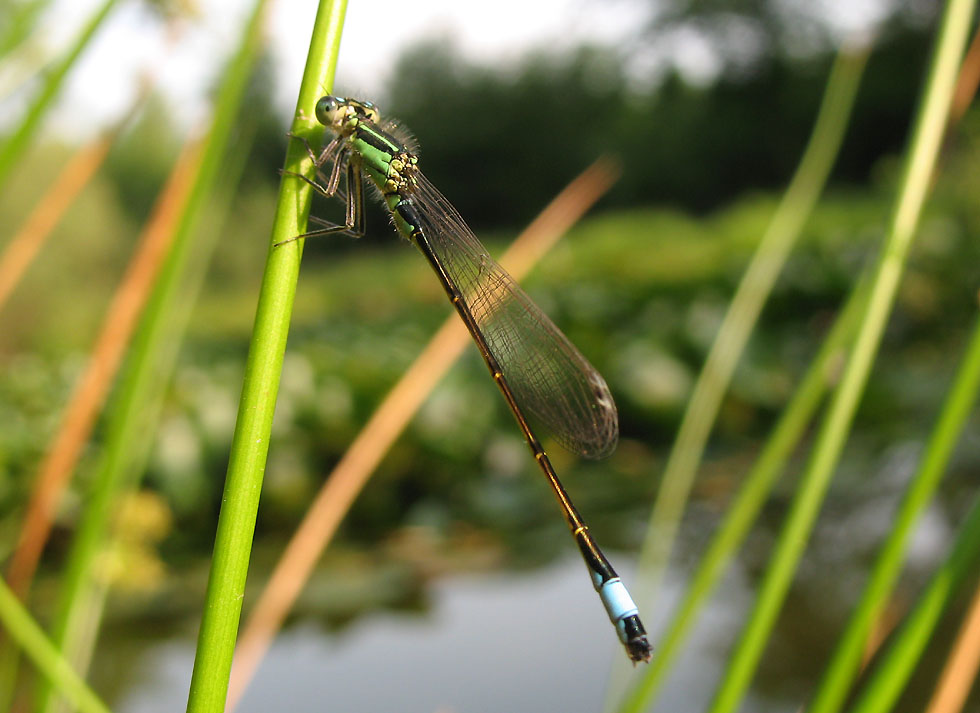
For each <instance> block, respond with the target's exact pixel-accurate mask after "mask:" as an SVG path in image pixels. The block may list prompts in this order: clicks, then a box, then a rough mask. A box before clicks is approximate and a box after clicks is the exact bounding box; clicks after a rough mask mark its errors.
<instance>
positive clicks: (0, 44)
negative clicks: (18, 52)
mask: <svg viewBox="0 0 980 713" xmlns="http://www.w3.org/2000/svg"><path fill="white" fill-rule="evenodd" d="M50 4H51V2H50V0H30V2H22V3H19V4H18V5H16V6H15V7H10V3H4V5H5V6H6V7H3V8H2V10H3V12H5V13H6V14H7V24H6V26H5V27H4V28H3V32H2V34H0V59H6V58H7V55H8V54H9V53H10V52H13V51H14V50H15V49H17V48H18V47H20V46H21V45H22V44H23V43H24V40H26V39H27V38H28V36H29V35H30V33H31V31H32V30H33V29H34V27H35V26H36V25H37V19H38V18H39V17H40V16H41V13H42V12H44V10H45V9H47V7H48V5H50Z"/></svg>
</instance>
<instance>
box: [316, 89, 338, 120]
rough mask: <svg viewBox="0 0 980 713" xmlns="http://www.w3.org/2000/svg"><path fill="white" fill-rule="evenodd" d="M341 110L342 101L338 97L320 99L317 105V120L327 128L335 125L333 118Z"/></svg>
mask: <svg viewBox="0 0 980 713" xmlns="http://www.w3.org/2000/svg"><path fill="white" fill-rule="evenodd" d="M339 108H340V101H339V100H338V99H337V97H333V96H326V97H320V99H319V100H317V103H316V120H317V121H319V122H320V123H321V124H323V125H325V126H329V125H330V124H332V123H333V117H334V115H335V114H336V113H337V110H338V109H339Z"/></svg>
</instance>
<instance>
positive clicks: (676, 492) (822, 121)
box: [638, 47, 869, 606]
mask: <svg viewBox="0 0 980 713" xmlns="http://www.w3.org/2000/svg"><path fill="white" fill-rule="evenodd" d="M868 51H869V50H868V48H867V47H861V48H859V49H854V48H851V49H847V48H845V49H843V50H841V52H840V53H839V54H838V55H837V59H836V61H835V62H834V66H833V69H832V70H831V73H830V78H829V79H828V81H827V89H826V91H825V92H824V97H823V101H822V103H821V106H820V110H819V112H818V114H817V120H816V123H815V125H814V128H813V133H812V134H811V136H810V141H809V143H808V145H807V148H806V151H805V152H804V154H803V158H802V159H801V160H800V165H799V167H798V168H797V170H796V174H795V175H794V176H793V179H792V181H791V182H790V185H789V187H788V188H787V189H786V193H785V194H784V195H783V199H782V201H781V202H780V204H779V207H778V208H777V209H776V212H775V214H774V215H773V217H772V221H771V222H770V224H769V228H768V230H767V231H766V233H765V235H764V236H763V237H762V240H761V241H760V242H759V245H758V247H757V248H756V251H755V255H754V256H753V258H752V262H751V263H750V264H749V267H748V269H747V270H746V272H745V275H744V277H743V278H742V280H741V282H740V283H739V286H738V290H737V291H736V293H735V296H734V297H733V298H732V302H731V305H730V306H729V308H728V313H727V314H726V315H725V320H724V322H723V323H722V325H721V327H720V329H719V330H718V335H717V336H716V337H715V341H714V343H713V344H712V345H711V351H710V352H709V354H708V358H707V360H706V361H705V364H704V368H703V369H702V370H701V374H700V376H699V377H698V381H697V384H696V385H695V387H694V391H693V393H692V395H691V400H690V401H689V402H688V406H687V410H686V411H685V412H684V418H683V420H682V421H681V426H680V430H679V431H678V434H677V440H676V441H675V442H674V445H673V448H672V449H671V452H670V457H669V458H668V460H667V465H666V468H665V470H664V475H663V478H662V480H661V486H660V491H659V493H658V494H657V499H656V502H654V505H653V511H652V513H651V515H650V525H649V527H648V528H647V534H646V538H645V540H644V542H643V547H642V549H641V552H640V558H639V564H638V570H639V572H640V573H641V574H642V579H641V587H640V589H639V592H638V601H640V602H643V603H645V604H646V605H647V606H652V605H653V602H654V601H655V598H656V592H657V589H658V588H659V583H660V579H661V576H662V574H663V570H664V567H665V566H666V563H667V560H668V559H669V557H670V552H671V550H672V549H673V543H674V539H675V538H676V535H677V526H678V523H679V521H680V518H681V514H682V513H683V511H684V508H685V505H686V504H687V499H688V496H689V495H690V492H691V485H692V484H693V482H694V476H695V475H696V474H697V470H698V466H699V465H700V463H701V459H702V457H703V455H704V448H705V444H706V443H707V440H708V435H709V434H710V433H711V428H712V426H713V425H714V422H715V418H716V417H717V415H718V408H719V406H720V405H721V400H722V397H723V396H724V394H725V391H726V390H727V389H728V385H729V383H730V382H731V378H732V373H733V372H734V370H735V366H736V364H737V363H738V360H739V357H740V356H741V355H742V352H743V351H744V348H745V344H746V342H747V341H748V338H749V335H750V334H751V332H752V329H753V327H754V326H755V324H756V322H757V321H758V318H759V314H760V312H761V311H762V306H763V304H764V303H765V301H766V299H767V298H768V296H769V293H770V292H771V291H772V286H773V284H774V283H775V281H776V278H777V277H778V275H779V273H780V272H781V271H782V269H783V265H784V264H785V263H786V258H787V256H788V255H789V252H790V250H791V249H792V247H793V245H794V244H795V242H796V240H797V238H798V237H799V235H800V232H801V231H802V229H803V226H804V224H805V223H806V220H807V219H808V218H809V217H810V214H811V213H812V212H813V207H814V206H815V205H816V202H817V199H818V198H819V197H820V194H821V192H822V191H823V188H824V186H825V185H826V183H827V176H828V175H829V174H830V169H831V167H832V166H833V164H834V160H835V159H836V158H837V155H838V152H839V151H840V146H841V141H842V140H843V137H844V131H845V129H846V128H847V124H848V121H849V118H850V115H851V109H852V108H853V106H854V98H855V96H856V95H857V88H858V85H859V84H860V81H861V75H862V73H863V72H864V66H865V64H866V63H867V58H868Z"/></svg>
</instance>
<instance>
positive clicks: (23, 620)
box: [0, 579, 109, 713]
mask: <svg viewBox="0 0 980 713" xmlns="http://www.w3.org/2000/svg"><path fill="white" fill-rule="evenodd" d="M0 623H2V624H3V628H4V630H5V631H6V632H7V635H8V636H10V638H11V639H13V641H15V642H16V643H17V644H18V645H19V646H20V647H21V648H22V649H23V650H24V652H25V653H26V654H27V655H28V656H29V657H30V658H31V660H32V661H33V662H34V666H35V668H36V669H37V670H38V672H39V673H41V674H42V675H43V676H44V677H45V678H46V679H48V680H50V681H51V683H53V684H54V685H55V686H57V687H58V690H59V691H61V693H62V695H64V696H65V698H67V699H68V700H69V701H71V703H72V704H73V705H74V706H76V707H77V708H78V710H80V711H82V713H109V708H108V706H106V704H105V703H103V702H102V701H101V700H99V697H98V696H96V695H95V693H93V692H92V689H90V688H89V687H88V686H87V685H86V684H85V681H84V680H83V679H82V678H81V677H80V676H79V675H78V674H77V673H75V671H74V669H72V667H71V664H69V663H68V661H66V660H65V658H64V657H63V656H62V655H61V654H60V653H58V650H57V649H56V648H55V647H54V645H53V644H52V643H51V642H50V641H49V640H48V638H47V637H46V636H45V635H44V632H43V631H42V630H41V627H40V626H38V625H37V622H35V621H34V619H33V618H31V615H30V613H28V611H27V609H25V608H24V605H23V604H21V603H20V601H19V600H18V599H17V596H16V595H15V594H14V593H13V592H12V591H11V589H10V587H8V586H7V583H6V582H4V581H3V580H2V579H0Z"/></svg>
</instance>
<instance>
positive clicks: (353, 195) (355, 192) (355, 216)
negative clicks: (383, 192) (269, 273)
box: [272, 160, 364, 248]
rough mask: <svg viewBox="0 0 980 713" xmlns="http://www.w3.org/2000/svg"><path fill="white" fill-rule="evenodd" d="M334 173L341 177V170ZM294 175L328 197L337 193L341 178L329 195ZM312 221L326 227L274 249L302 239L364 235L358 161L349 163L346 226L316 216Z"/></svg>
mask: <svg viewBox="0 0 980 713" xmlns="http://www.w3.org/2000/svg"><path fill="white" fill-rule="evenodd" d="M334 165H335V166H339V165H340V161H339V160H338V161H337V162H335V164H334ZM332 173H336V174H338V176H339V173H340V171H339V169H337V168H335V169H334V171H333V172H332ZM293 175H296V176H299V177H300V178H302V179H303V180H304V181H306V182H307V183H309V184H310V185H311V186H313V187H314V188H315V189H317V190H318V191H319V192H320V193H322V194H323V195H325V196H327V197H332V196H333V195H334V194H335V193H336V192H337V183H338V182H339V177H338V179H337V182H334V185H333V191H332V192H330V193H327V192H326V191H325V188H326V187H324V186H321V185H320V184H318V183H316V182H315V181H313V180H311V179H309V178H307V177H306V176H303V175H300V174H298V173H295V174H293ZM310 220H312V221H313V222H314V223H318V224H320V225H323V226H324V227H322V228H318V229H317V230H309V231H307V232H305V233H303V234H301V235H295V236H293V237H292V238H288V239H286V240H283V241H282V242H278V243H275V244H274V245H273V246H272V247H275V248H277V247H279V246H280V245H285V244H286V243H291V242H293V241H294V240H299V239H300V238H313V237H319V236H321V235H333V234H335V233H347V234H349V235H351V236H353V237H355V238H360V237H362V236H363V235H364V185H363V183H362V182H361V167H360V164H358V163H357V161H356V160H348V161H347V215H346V216H345V218H344V224H343V225H336V224H333V223H328V222H327V221H325V220H321V219H320V218H317V217H314V216H311V217H310Z"/></svg>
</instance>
